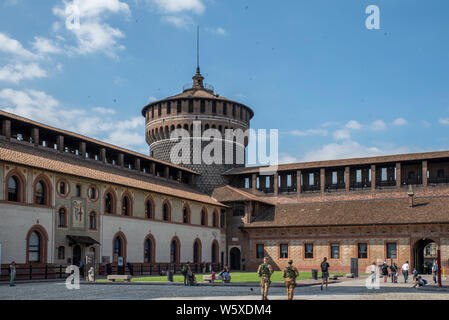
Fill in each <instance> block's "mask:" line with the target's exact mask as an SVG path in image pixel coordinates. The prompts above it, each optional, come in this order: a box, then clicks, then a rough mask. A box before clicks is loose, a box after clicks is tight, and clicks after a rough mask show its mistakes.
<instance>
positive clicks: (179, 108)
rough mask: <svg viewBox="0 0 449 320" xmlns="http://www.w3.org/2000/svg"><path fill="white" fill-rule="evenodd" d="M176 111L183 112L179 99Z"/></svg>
mask: <svg viewBox="0 0 449 320" xmlns="http://www.w3.org/2000/svg"><path fill="white" fill-rule="evenodd" d="M176 112H177V113H181V112H182V104H181V100H178V101H177V103H176Z"/></svg>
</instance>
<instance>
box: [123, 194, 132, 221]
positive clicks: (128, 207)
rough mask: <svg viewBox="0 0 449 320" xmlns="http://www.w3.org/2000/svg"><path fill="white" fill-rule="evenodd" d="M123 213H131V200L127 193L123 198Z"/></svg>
mask: <svg viewBox="0 0 449 320" xmlns="http://www.w3.org/2000/svg"><path fill="white" fill-rule="evenodd" d="M122 215H124V216H130V215H131V202H130V200H129V197H128V196H127V195H125V196H124V197H123V199H122Z"/></svg>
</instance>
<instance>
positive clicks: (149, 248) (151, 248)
mask: <svg viewBox="0 0 449 320" xmlns="http://www.w3.org/2000/svg"><path fill="white" fill-rule="evenodd" d="M154 252H155V245H154V239H153V237H152V236H151V235H149V236H147V238H146V239H145V243H144V253H143V258H144V262H146V263H154V261H155V258H154Z"/></svg>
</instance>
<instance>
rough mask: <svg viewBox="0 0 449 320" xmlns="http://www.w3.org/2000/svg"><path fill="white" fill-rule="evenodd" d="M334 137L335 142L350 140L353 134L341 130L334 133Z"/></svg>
mask: <svg viewBox="0 0 449 320" xmlns="http://www.w3.org/2000/svg"><path fill="white" fill-rule="evenodd" d="M333 137H334V139H335V140H349V139H351V133H350V132H349V130H347V129H340V130H337V131H335V132H334V134H333Z"/></svg>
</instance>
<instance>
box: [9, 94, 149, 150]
mask: <svg viewBox="0 0 449 320" xmlns="http://www.w3.org/2000/svg"><path fill="white" fill-rule="evenodd" d="M0 105H4V106H7V107H6V108H4V110H5V111H7V112H11V113H14V114H18V115H21V116H24V117H27V118H30V119H33V120H35V121H39V122H42V123H45V124H48V125H52V126H55V127H58V128H64V129H67V130H70V131H74V132H77V133H80V134H84V135H86V136H90V137H93V138H97V139H101V140H103V141H108V142H110V143H112V144H116V145H119V146H122V147H125V148H131V147H137V148H139V149H143V148H145V147H146V145H145V137H144V132H145V121H144V118H143V117H133V118H131V119H124V120H118V119H114V118H111V117H110V116H111V115H112V114H113V113H112V112H110V111H108V110H109V109H106V108H103V107H95V108H93V110H94V111H95V112H97V113H99V115H95V114H92V113H91V112H87V111H86V110H83V109H76V108H71V109H64V108H62V107H61V104H60V102H59V101H58V100H56V99H55V98H53V97H52V96H50V95H48V94H46V93H45V92H43V91H37V90H32V89H25V90H14V89H3V90H1V91H0ZM102 112H103V113H102Z"/></svg>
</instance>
